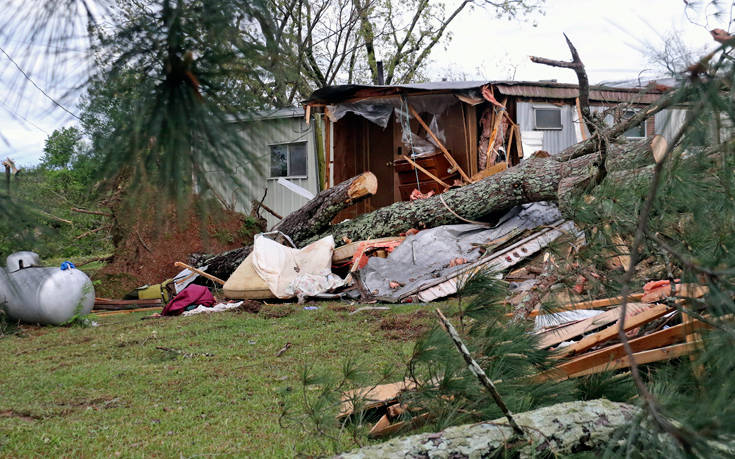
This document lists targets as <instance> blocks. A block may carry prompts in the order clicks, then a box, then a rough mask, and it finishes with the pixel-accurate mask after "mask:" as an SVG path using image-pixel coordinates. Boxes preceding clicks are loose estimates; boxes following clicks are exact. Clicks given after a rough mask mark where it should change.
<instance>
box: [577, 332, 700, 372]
mask: <svg viewBox="0 0 735 459" xmlns="http://www.w3.org/2000/svg"><path fill="white" fill-rule="evenodd" d="M701 344H702V342H701V341H695V342H692V343H682V344H674V345H672V346H666V347H662V348H660V349H652V350H650V351H642V352H636V353H635V354H633V360H634V361H635V363H636V364H637V365H643V364H646V363H653V362H660V361H662V360H670V359H675V358H677V357H681V356H684V355H687V354H690V353H692V352H694V351H696V350H697V349H698V348H699V346H700V345H701ZM629 366H630V359H629V358H628V356H625V357H620V358H618V359H615V360H613V361H612V362H610V363H605V364H602V365H598V366H596V367H592V368H588V369H587V370H584V371H580V372H579V373H575V374H574V375H572V377H575V378H576V377H579V376H587V375H593V374H596V373H602V372H605V371H614V370H619V369H621V368H628V367H629Z"/></svg>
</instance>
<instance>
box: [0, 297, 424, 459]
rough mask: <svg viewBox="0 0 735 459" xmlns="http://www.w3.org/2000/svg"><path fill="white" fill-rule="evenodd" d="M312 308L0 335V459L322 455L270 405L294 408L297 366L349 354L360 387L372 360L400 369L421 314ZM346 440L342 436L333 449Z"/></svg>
mask: <svg viewBox="0 0 735 459" xmlns="http://www.w3.org/2000/svg"><path fill="white" fill-rule="evenodd" d="M316 305H317V306H319V309H317V310H304V309H303V307H302V306H299V305H268V306H264V307H263V308H262V309H261V310H260V311H259V312H258V313H252V312H245V311H235V312H223V313H217V314H202V315H198V316H193V317H177V318H161V319H152V320H141V318H142V317H143V316H144V315H146V314H145V313H132V314H123V315H111V316H105V317H97V318H94V320H95V321H96V322H97V323H98V324H99V326H97V327H87V328H83V327H23V329H22V330H21V333H19V334H15V335H10V336H5V337H3V338H0V346H2V353H1V354H0V368H2V369H3V370H2V372H1V373H0V456H3V457H18V456H36V457H39V456H46V457H57V456H67V457H68V456H72V457H79V456H81V457H91V456H106V457H109V456H125V457H127V456H167V457H168V456H182V457H183V456H185V457H191V456H195V455H208V456H209V455H224V456H240V457H292V456H295V455H323V454H330V453H333V452H334V450H333V449H332V448H333V446H332V443H330V442H329V441H327V440H326V439H324V438H319V436H318V435H316V434H314V433H313V430H312V429H305V428H303V427H302V426H301V425H298V424H294V423H291V424H285V425H282V423H279V418H280V417H281V413H282V406H283V403H284V401H285V402H286V404H287V406H291V405H295V406H297V407H298V406H299V403H298V400H300V399H299V398H298V397H300V394H301V393H302V392H301V390H300V387H301V386H300V383H299V381H300V375H301V374H302V371H303V369H304V367H305V366H310V365H313V366H314V367H315V368H317V369H321V370H324V371H327V372H333V373H334V374H337V373H339V371H340V368H341V366H342V364H343V363H344V362H345V361H346V360H347V359H348V358H355V359H357V360H358V361H359V362H360V363H361V364H363V365H364V366H365V367H366V369H367V371H368V375H369V376H368V379H371V377H372V378H374V379H377V378H379V369H380V368H381V367H383V366H385V365H393V366H394V368H396V369H397V371H398V372H400V369H401V368H402V363H403V362H405V361H406V359H407V356H408V355H409V354H410V352H411V350H412V346H413V338H415V337H416V336H417V334H418V333H419V332H420V329H421V328H422V327H425V326H429V325H430V324H431V323H432V322H433V319H432V316H431V314H430V313H429V311H431V310H433V307H435V306H433V305H432V306H431V307H430V306H394V307H393V309H392V310H391V311H363V312H358V313H356V314H352V315H350V314H349V312H350V310H352V309H355V306H352V307H349V306H347V305H346V304H345V303H317V304H316ZM286 343H291V347H290V348H289V349H288V350H286V351H285V352H284V353H283V354H282V355H280V356H276V353H277V352H278V351H279V350H280V349H282V348H283V347H284V345H285V344H286ZM158 347H164V348H169V349H174V350H178V351H181V352H186V353H197V354H211V355H209V356H207V355H194V356H187V355H183V354H182V353H177V352H172V351H166V350H161V349H158ZM398 377H399V378H400V374H399V376H398ZM353 446H354V444H353V443H351V441H350V438H349V436H348V435H347V434H346V433H344V434H342V436H341V437H340V438H339V440H338V446H337V447H336V449H337V450H340V449H350V448H352V447H353Z"/></svg>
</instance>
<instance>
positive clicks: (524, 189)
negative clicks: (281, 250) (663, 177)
mask: <svg viewBox="0 0 735 459" xmlns="http://www.w3.org/2000/svg"><path fill="white" fill-rule="evenodd" d="M659 138H660V136H659ZM661 139H662V138H661ZM656 145H658V143H656V142H653V141H652V139H643V140H641V141H638V142H635V143H633V144H627V145H616V146H614V147H611V148H610V150H611V151H610V152H608V156H607V161H606V168H607V171H608V172H616V171H620V170H626V169H627V168H629V167H640V166H641V165H643V164H652V163H653V160H654V155H653V153H652V151H653V148H654V147H653V146H656ZM601 158H602V156H601V154H600V153H599V152H595V153H590V154H587V155H584V156H581V157H579V158H574V159H570V160H568V161H564V162H561V161H558V160H557V158H555V157H547V158H530V159H528V160H526V161H524V162H522V163H521V164H519V165H517V166H514V167H511V168H509V169H506V170H504V171H502V172H499V173H497V174H495V175H491V176H490V177H486V178H484V179H482V180H480V181H478V182H475V183H472V184H469V185H465V186H463V187H461V188H455V189H452V190H449V191H446V192H445V193H442V194H440V195H437V196H432V197H430V198H427V199H420V200H417V201H401V202H396V203H393V204H391V205H390V206H386V207H383V208H381V209H377V210H375V211H373V212H371V213H368V214H363V215H360V216H358V217H356V218H354V219H352V220H347V221H344V222H341V223H338V224H336V225H333V226H331V227H330V228H328V229H327V230H326V231H325V234H327V233H328V234H332V235H333V236H334V240H335V242H336V243H337V245H342V244H344V243H346V242H347V241H357V240H365V239H376V238H381V237H387V236H396V235H399V234H401V233H404V232H406V231H408V230H409V229H411V228H416V229H419V230H421V229H425V228H433V227H436V226H440V225H450V224H456V223H465V222H467V221H469V220H472V221H474V220H479V219H482V218H483V217H486V216H488V215H490V214H493V213H495V212H503V211H507V210H509V209H511V208H513V207H515V206H517V205H519V204H526V203H530V202H538V201H558V202H560V208H561V209H562V212H564V210H565V209H566V207H565V206H564V204H565V203H566V202H567V201H569V199H570V195H571V193H574V192H575V191H577V190H580V189H584V188H585V187H588V186H592V185H594V180H595V178H596V177H597V175H598V168H599V166H600V163H601ZM325 234H322V235H318V236H314V237H313V238H311V239H310V240H308V241H307V242H311V241H313V240H316V239H318V238H319V237H322V236H324V235H325Z"/></svg>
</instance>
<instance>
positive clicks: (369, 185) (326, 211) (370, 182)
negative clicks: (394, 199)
mask: <svg viewBox="0 0 735 459" xmlns="http://www.w3.org/2000/svg"><path fill="white" fill-rule="evenodd" d="M376 191H378V179H377V178H375V175H374V174H373V173H372V172H363V173H362V174H360V175H358V176H357V177H353V178H351V179H349V180H346V181H344V182H342V183H340V184H338V185H335V186H333V187H332V188H328V189H326V190H324V191H322V192H321V193H319V194H318V195H317V196H315V197H314V199H312V200H311V201H309V202H307V203H306V204H304V206H303V207H301V208H300V209H299V210H297V211H295V212H292V213H290V214H289V215H287V216H286V218H284V219H283V220H281V221H280V222H278V223H277V224H276V226H274V227H273V230H272V231H280V232H282V233H283V234H287V235H288V236H289V237H290V238H291V239H292V240H293V241H294V243H295V244H297V245H298V244H299V243H300V242H303V241H305V240H307V239H309V238H311V237H312V236H315V235H318V234H319V233H321V232H322V230H323V229H324V228H326V227H327V226H329V224H330V223H331V222H332V219H333V218H334V217H335V216H336V215H337V214H338V213H339V212H340V211H341V210H342V209H344V208H345V207H349V206H350V205H352V204H353V203H354V202H357V201H359V200H360V199H362V198H366V197H368V196H371V195H373V194H375V192H376Z"/></svg>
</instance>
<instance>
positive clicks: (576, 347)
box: [557, 304, 673, 357]
mask: <svg viewBox="0 0 735 459" xmlns="http://www.w3.org/2000/svg"><path fill="white" fill-rule="evenodd" d="M671 311H673V309H672V308H670V307H668V306H666V305H665V304H659V305H654V306H653V307H651V308H650V309H648V310H647V311H643V312H641V313H638V314H636V315H634V316H632V317H626V319H625V327H624V330H625V331H629V330H632V329H634V328H636V327H640V326H641V325H644V324H647V323H648V322H651V321H652V320H655V319H658V318H659V317H661V316H663V315H665V314H667V313H669V312H671ZM619 330H620V320H618V321H616V322H615V324H614V325H612V326H610V327H607V328H605V329H604V330H602V331H599V332H597V333H593V334H591V335H588V336H585V337H584V338H582V339H581V340H579V341H577V342H576V343H574V344H572V345H569V346H566V347H565V348H563V349H560V350H559V352H558V354H557V355H558V356H559V357H564V356H567V355H570V354H580V353H582V352H584V351H586V350H588V349H590V348H592V347H594V346H597V345H598V344H600V343H604V342H605V341H607V340H609V339H611V338H614V337H616V336H618V331H619Z"/></svg>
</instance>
